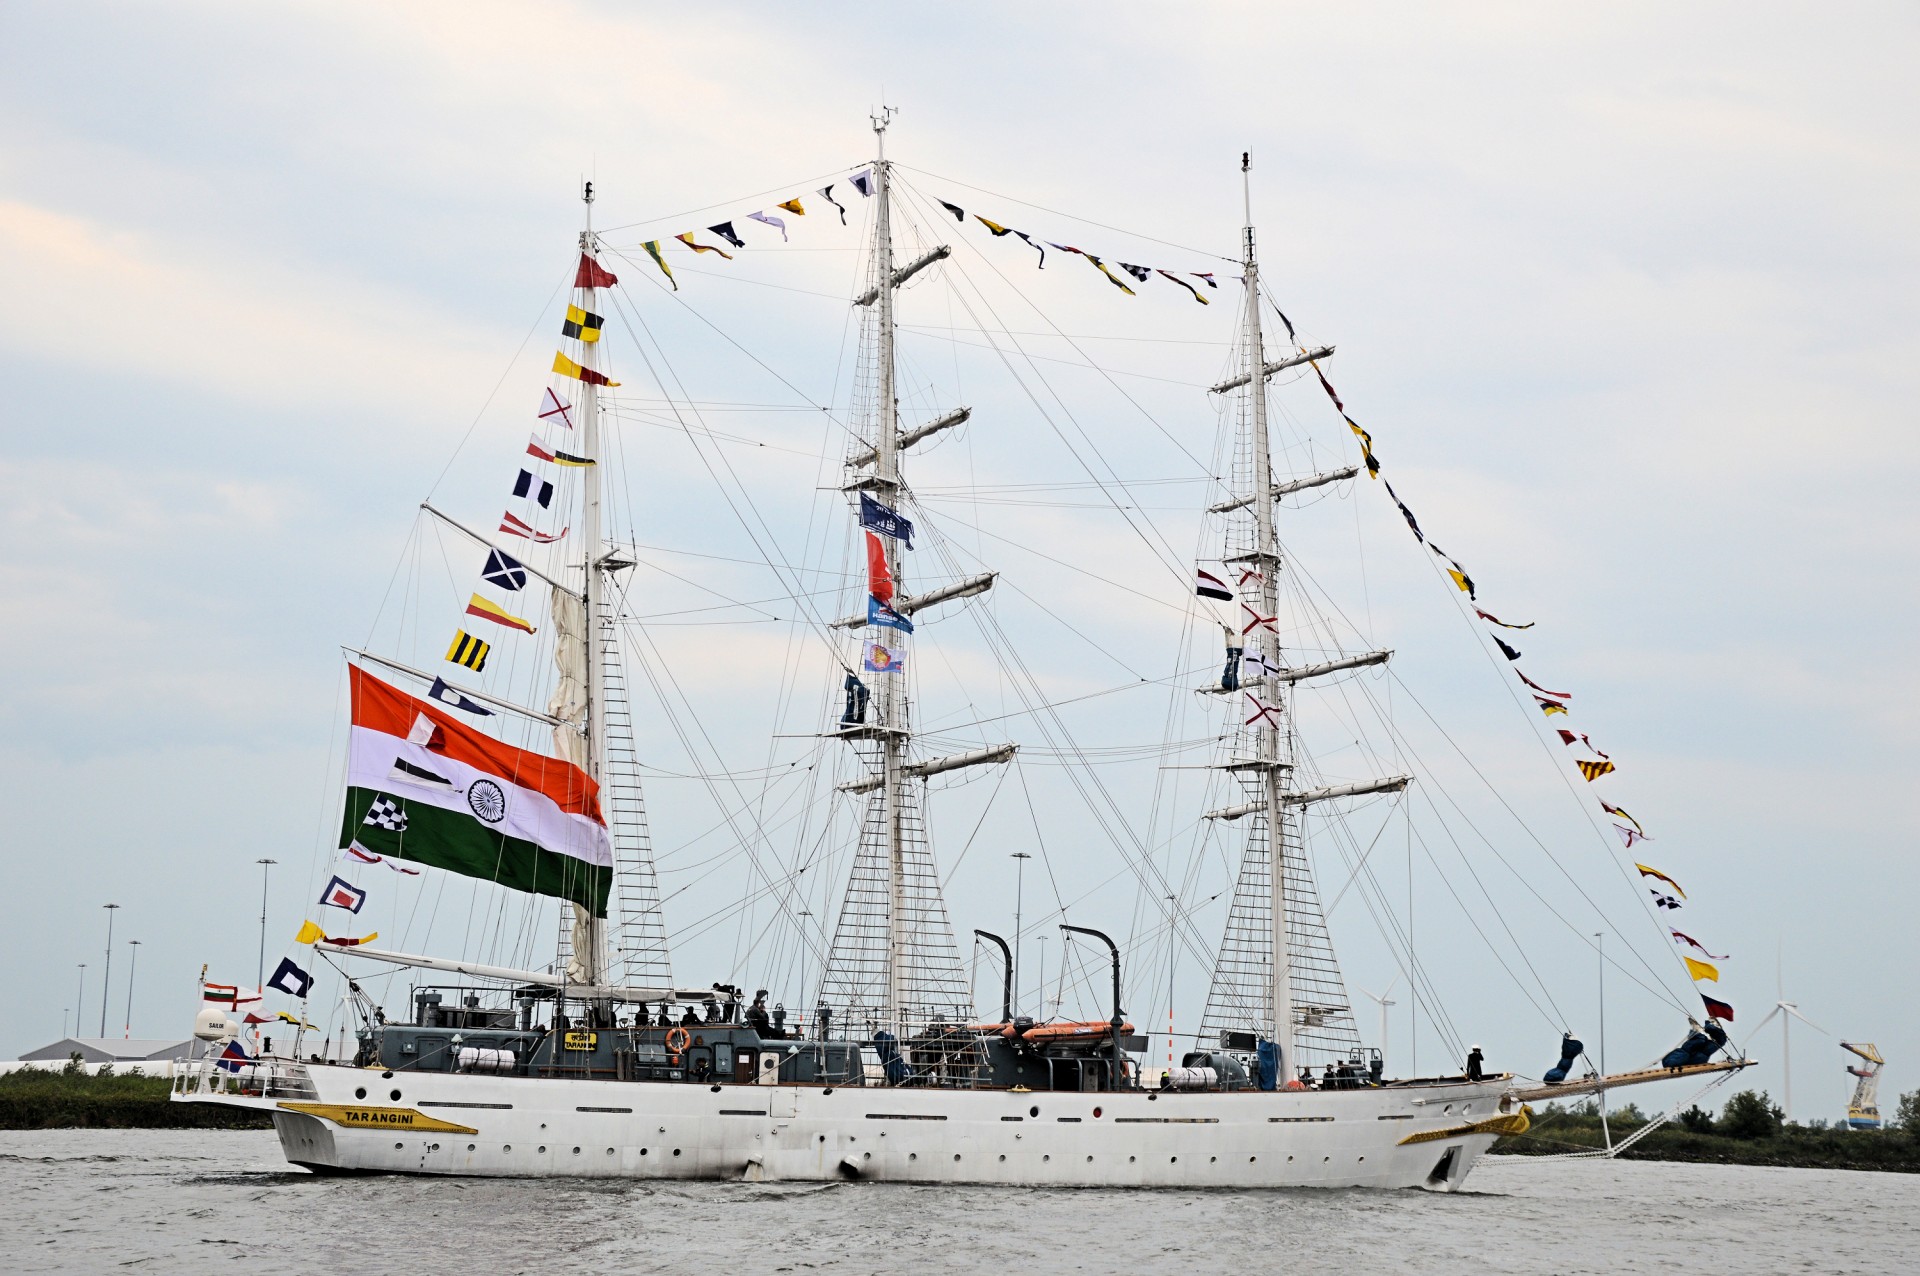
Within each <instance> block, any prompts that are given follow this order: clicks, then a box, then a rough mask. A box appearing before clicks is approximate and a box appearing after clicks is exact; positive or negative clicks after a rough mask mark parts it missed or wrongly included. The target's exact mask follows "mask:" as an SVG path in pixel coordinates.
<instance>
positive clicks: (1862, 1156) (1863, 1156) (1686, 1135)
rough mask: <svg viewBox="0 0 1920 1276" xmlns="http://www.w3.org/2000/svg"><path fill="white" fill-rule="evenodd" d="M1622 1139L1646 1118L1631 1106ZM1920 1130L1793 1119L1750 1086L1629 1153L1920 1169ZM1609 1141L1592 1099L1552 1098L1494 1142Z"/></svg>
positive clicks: (1643, 1157) (1572, 1145) (1531, 1150)
mask: <svg viewBox="0 0 1920 1276" xmlns="http://www.w3.org/2000/svg"><path fill="white" fill-rule="evenodd" d="M1607 1121H1608V1125H1609V1126H1610V1127H1611V1129H1612V1131H1613V1140H1614V1142H1615V1143H1618V1142H1619V1141H1620V1140H1621V1139H1623V1138H1625V1137H1626V1136H1627V1135H1629V1134H1632V1133H1633V1132H1634V1131H1635V1130H1637V1129H1639V1128H1640V1127H1641V1126H1643V1125H1645V1124H1646V1121H1645V1118H1643V1117H1641V1116H1640V1114H1639V1112H1638V1111H1637V1110H1635V1109H1633V1108H1631V1107H1629V1108H1627V1109H1625V1110H1623V1111H1617V1112H1610V1113H1609V1114H1608V1118H1607ZM1917 1134H1920V1132H1914V1131H1909V1130H1907V1129H1905V1128H1895V1129H1891V1130H1847V1129H1844V1128H1843V1129H1835V1128H1831V1127H1826V1128H1822V1127H1818V1126H1804V1125H1789V1124H1787V1123H1785V1122H1784V1121H1782V1120H1781V1119H1780V1110H1779V1109H1778V1108H1776V1107H1774V1106H1773V1105H1772V1104H1771V1103H1769V1102H1768V1100H1767V1096H1766V1095H1765V1094H1764V1093H1762V1094H1757V1095H1756V1094H1754V1093H1753V1092H1752V1091H1745V1092H1743V1093H1741V1094H1737V1095H1735V1096H1734V1097H1733V1098H1732V1099H1731V1100H1729V1101H1728V1105H1727V1111H1726V1112H1724V1113H1722V1114H1721V1115H1720V1116H1719V1117H1718V1118H1716V1117H1714V1116H1712V1115H1711V1114H1709V1113H1706V1112H1703V1111H1701V1110H1700V1109H1699V1108H1691V1109H1689V1110H1688V1111H1686V1112H1684V1113H1682V1114H1681V1116H1680V1117H1679V1118H1677V1119H1676V1120H1674V1121H1672V1122H1669V1123H1668V1124H1667V1125H1664V1126H1662V1127H1661V1128H1659V1129H1657V1130H1655V1131H1653V1132H1652V1133H1650V1134H1648V1135H1647V1136H1646V1137H1645V1138H1643V1139H1641V1140H1640V1141H1639V1142H1638V1143H1635V1144H1634V1145H1633V1146H1632V1147H1631V1148H1629V1149H1627V1151H1625V1152H1623V1153H1621V1154H1620V1155H1621V1159H1622V1160H1631V1161H1694V1162H1701V1163H1706V1164H1717V1165H1778V1166H1788V1167H1793V1168H1797V1169H1825V1170H1889V1171H1895V1172H1898V1173H1905V1174H1916V1173H1920V1137H1917ZM1604 1146H1606V1142H1605V1139H1604V1138H1603V1136H1602V1134H1601V1129H1600V1117H1599V1115H1598V1113H1597V1112H1595V1111H1593V1109H1592V1107H1591V1105H1585V1106H1584V1108H1575V1109H1572V1110H1569V1109H1566V1108H1563V1107H1562V1106H1561V1105H1560V1104H1557V1103H1551V1104H1548V1105H1547V1106H1546V1107H1545V1108H1544V1109H1540V1110H1537V1111H1535V1113H1534V1116H1533V1128H1532V1129H1531V1130H1529V1131H1527V1133H1525V1134H1523V1135H1520V1136H1519V1137H1518V1138H1503V1139H1501V1140H1500V1141H1499V1142H1498V1143H1495V1144H1494V1145H1493V1151H1494V1152H1495V1153H1496V1154H1499V1153H1505V1154H1509V1155H1515V1156H1551V1155H1553V1154H1555V1153H1561V1152H1579V1151H1584V1150H1587V1149H1591V1148H1600V1147H1604Z"/></svg>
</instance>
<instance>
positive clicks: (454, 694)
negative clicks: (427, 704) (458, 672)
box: [427, 678, 493, 718]
mask: <svg viewBox="0 0 1920 1276" xmlns="http://www.w3.org/2000/svg"><path fill="white" fill-rule="evenodd" d="M427 699H429V700H437V701H439V702H440V703H441V704H444V705H448V706H450V707H451V708H455V709H459V710H460V711H461V712H463V713H471V714H473V715H474V716H475V717H480V718H491V717H492V716H493V710H491V709H489V708H487V707H486V706H484V705H479V704H475V703H474V702H473V701H471V700H469V699H467V698H466V697H465V696H463V695H461V694H460V693H459V692H458V691H455V690H454V689H453V688H452V687H449V686H448V685H447V680H446V679H445V678H435V679H434V680H433V686H432V687H430V688H428V690H427Z"/></svg>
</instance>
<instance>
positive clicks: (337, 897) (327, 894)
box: [320, 873, 367, 913]
mask: <svg viewBox="0 0 1920 1276" xmlns="http://www.w3.org/2000/svg"><path fill="white" fill-rule="evenodd" d="M366 902H367V893H366V892H365V891H363V890H361V889H360V888H359V887H358V886H355V885H354V884H353V883H352V882H349V881H348V880H347V879H346V878H344V877H341V876H340V875H339V874H338V873H336V874H334V875H333V877H332V879H331V880H329V881H328V882H327V889H325V890H323V891H321V892H320V903H321V904H322V905H324V906H326V907H329V908H344V909H346V910H347V911H348V912H349V913H357V912H359V911H360V907H361V905H363V904H365V903H366Z"/></svg>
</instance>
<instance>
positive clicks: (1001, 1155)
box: [1000, 1152, 1007, 1161]
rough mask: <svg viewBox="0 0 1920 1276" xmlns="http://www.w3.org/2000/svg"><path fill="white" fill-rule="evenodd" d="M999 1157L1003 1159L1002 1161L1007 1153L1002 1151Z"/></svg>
mask: <svg viewBox="0 0 1920 1276" xmlns="http://www.w3.org/2000/svg"><path fill="white" fill-rule="evenodd" d="M1000 1159H1001V1160H1003V1161H1004V1160H1006V1159H1007V1154H1006V1153H1005V1152H1002V1153H1001V1154H1000Z"/></svg>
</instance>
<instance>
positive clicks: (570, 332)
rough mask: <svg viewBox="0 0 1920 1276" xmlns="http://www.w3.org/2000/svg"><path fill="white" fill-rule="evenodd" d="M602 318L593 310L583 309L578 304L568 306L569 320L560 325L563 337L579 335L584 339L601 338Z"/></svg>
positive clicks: (596, 339) (593, 339) (594, 339)
mask: <svg viewBox="0 0 1920 1276" xmlns="http://www.w3.org/2000/svg"><path fill="white" fill-rule="evenodd" d="M601 322H602V320H601V318H600V316H599V315H596V314H594V313H593V312H592V311H591V310H582V309H580V307H578V306H568V307H567V321H566V322H565V323H563V324H561V325H560V335H561V336H563V337H578V338H579V339H580V340H582V341H598V340H600V325H601Z"/></svg>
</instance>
